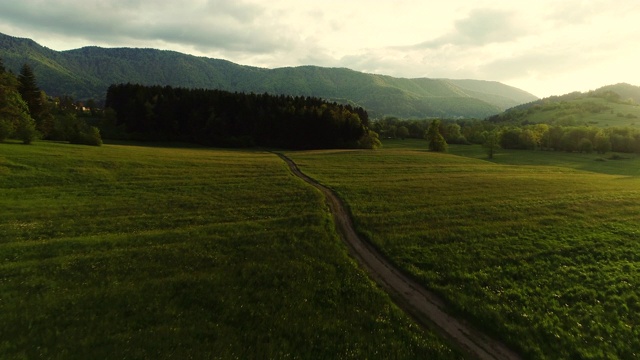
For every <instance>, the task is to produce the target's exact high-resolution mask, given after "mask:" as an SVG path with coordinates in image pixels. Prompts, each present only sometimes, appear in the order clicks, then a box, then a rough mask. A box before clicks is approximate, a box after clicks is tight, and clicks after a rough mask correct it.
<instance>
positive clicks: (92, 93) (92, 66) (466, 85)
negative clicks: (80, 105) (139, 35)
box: [0, 34, 537, 118]
mask: <svg viewBox="0 0 640 360" xmlns="http://www.w3.org/2000/svg"><path fill="white" fill-rule="evenodd" d="M0 58H2V59H3V60H4V62H5V65H6V66H7V68H8V69H11V70H12V71H14V72H17V71H18V70H19V69H20V66H22V64H24V63H29V64H30V65H31V66H32V67H33V69H34V72H35V74H36V77H37V78H38V81H39V85H40V87H41V88H42V89H43V90H45V91H46V92H47V93H48V94H50V95H54V96H58V95H71V96H73V97H74V98H76V99H81V100H82V99H89V98H93V99H96V100H103V99H104V97H105V94H106V89H107V88H108V86H109V85H111V84H114V83H128V82H131V83H140V84H143V85H171V86H179V87H188V88H215V89H221V90H228V91H242V92H255V93H264V92H268V93H273V94H286V95H304V96H315V97H321V98H325V99H328V100H331V101H336V102H340V103H350V104H352V105H357V106H361V107H364V108H366V109H367V110H368V111H369V113H370V115H371V116H372V117H374V118H375V117H382V116H386V115H394V116H399V117H405V118H424V117H476V118H483V117H486V116H490V115H494V114H497V113H500V112H502V111H503V110H505V109H507V108H510V107H514V106H517V105H520V104H523V103H527V102H531V101H534V100H536V99H537V98H536V97H535V96H533V95H531V94H529V93H527V92H524V91H522V90H519V89H516V88H513V87H510V86H506V85H504V84H501V83H499V82H491V81H478V80H448V79H426V78H420V79H406V78H394V77H391V76H385V75H376V74H366V73H361V72H357V71H353V70H350V69H345V68H323V67H318V66H300V67H287V68H278V69H263V68H256V67H250V66H242V65H238V64H234V63H232V62H229V61H226V60H220V59H210V58H204V57H197V56H192V55H186V54H182V53H178V52H174V51H162V50H155V49H130V48H115V49H105V48H99V47H85V48H81V49H75V50H68V51H60V52H59V51H54V50H51V49H48V48H46V47H43V46H41V45H39V44H37V43H36V42H35V41H33V40H30V39H20V38H15V37H11V36H7V35H3V34H0Z"/></svg>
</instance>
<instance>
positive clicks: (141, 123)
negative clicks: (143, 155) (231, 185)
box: [105, 84, 380, 149]
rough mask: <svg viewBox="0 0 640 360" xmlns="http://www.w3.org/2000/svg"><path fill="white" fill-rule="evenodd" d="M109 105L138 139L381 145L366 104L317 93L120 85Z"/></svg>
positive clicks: (117, 120)
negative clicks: (346, 102) (337, 100)
mask: <svg viewBox="0 0 640 360" xmlns="http://www.w3.org/2000/svg"><path fill="white" fill-rule="evenodd" d="M105 106H106V111H107V112H108V113H109V114H111V115H110V116H113V117H114V122H115V125H116V126H117V127H118V128H119V129H120V130H121V131H122V133H121V136H124V137H126V138H128V139H132V140H153V141H184V142H194V143H198V144H202V145H207V146H221V147H250V146H264V147H277V148H288V149H322V148H375V147H378V146H379V145H380V141H379V140H378V135H377V134H376V133H375V132H373V131H372V130H370V129H369V116H368V114H367V112H366V111H365V110H364V109H362V108H360V107H353V106H350V105H342V104H337V103H329V102H327V101H325V100H322V99H319V98H315V97H302V96H296V97H292V96H285V95H279V96H276V95H269V94H266V93H265V94H253V93H251V94H246V93H237V92H233V93H232V92H228V91H222V90H210V89H186V88H179V87H176V88H174V87H171V86H164V87H163V86H144V85H138V84H117V85H116V84H114V85H111V86H110V87H109V89H108V91H107V96H106V102H105Z"/></svg>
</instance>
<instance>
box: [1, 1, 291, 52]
mask: <svg viewBox="0 0 640 360" xmlns="http://www.w3.org/2000/svg"><path fill="white" fill-rule="evenodd" d="M47 5H49V4H43V3H42V2H40V1H34V0H31V1H30V0H23V1H20V2H8V3H5V4H1V5H0V19H1V20H2V21H4V22H6V23H9V24H11V25H13V26H14V27H22V28H30V29H33V30H34V31H38V32H45V33H46V32H55V33H58V34H61V35H64V36H67V37H70V38H84V39H87V40H89V41H94V42H95V41H100V42H102V43H105V44H118V43H123V42H127V41H128V42H129V43H131V42H134V43H150V42H165V43H169V44H178V45H180V46H187V47H192V48H198V49H201V50H207V49H208V50H218V51H225V50H228V51H236V52H247V53H264V52H272V51H278V50H281V49H284V48H285V47H287V46H289V45H290V43H291V42H292V38H291V37H290V36H289V32H286V31H278V30H281V29H278V27H277V25H274V24H269V22H268V21H264V19H265V18H266V17H267V16H266V15H265V11H266V10H265V8H263V7H261V6H260V5H257V4H253V3H247V2H244V1H232V2H231V1H223V0H209V1H192V2H190V3H189V4H188V5H186V4H183V3H182V2H169V1H167V2H156V3H148V2H144V1H139V0H118V1H108V2H105V1H84V2H83V4H82V6H78V3H77V2H75V1H58V2H57V3H56V4H51V6H47Z"/></svg>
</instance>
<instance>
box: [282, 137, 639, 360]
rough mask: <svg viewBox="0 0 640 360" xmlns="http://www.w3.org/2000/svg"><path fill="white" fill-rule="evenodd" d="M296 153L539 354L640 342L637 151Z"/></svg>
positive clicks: (406, 254)
mask: <svg viewBox="0 0 640 360" xmlns="http://www.w3.org/2000/svg"><path fill="white" fill-rule="evenodd" d="M383 145H384V146H385V147H384V148H383V149H381V150H379V151H359V150H344V151H307V152H291V153H287V156H290V157H291V158H292V159H293V160H294V161H296V162H297V163H298V165H299V167H300V169H301V170H302V171H304V172H305V173H307V174H308V175H310V176H312V177H314V178H315V179H317V180H318V181H320V182H321V183H323V184H324V185H326V186H328V187H330V188H332V189H334V190H335V191H336V192H337V193H338V194H339V195H340V196H341V197H342V198H343V199H344V201H345V202H346V203H347V204H348V207H349V208H350V211H351V212H352V214H353V216H354V217H355V224H356V227H357V228H358V231H359V232H361V233H362V234H363V235H364V236H366V237H367V238H368V239H369V240H370V241H371V242H372V243H373V244H374V245H375V246H376V247H377V248H379V249H380V250H381V251H382V252H383V253H385V254H386V255H387V256H388V257H389V258H390V259H391V260H392V261H393V262H394V263H395V264H396V265H397V266H399V267H400V268H402V269H404V270H405V271H406V272H407V273H409V274H410V275H411V276H413V277H414V278H415V279H417V280H418V281H420V282H422V283H423V284H424V285H425V286H426V287H428V288H430V289H432V290H434V291H436V292H437V293H439V294H440V295H441V296H442V297H443V298H444V299H446V301H447V303H448V304H449V305H450V307H451V309H452V311H453V312H455V313H457V314H459V315H460V316H462V317H465V318H468V319H469V320H470V321H471V322H473V323H474V324H476V325H477V326H478V327H479V328H481V329H483V330H485V331H486V332H488V333H490V334H493V335H494V336H496V337H498V338H500V339H502V340H503V341H505V342H506V343H507V344H509V345H510V346H511V347H512V348H513V349H514V350H517V351H518V352H520V353H521V354H522V355H523V356H524V357H525V358H530V359H607V358H608V359H631V358H637V357H638V356H640V290H639V288H638V284H640V173H639V171H638V169H640V162H639V161H638V159H637V158H636V157H635V155H628V154H627V155H625V158H622V159H620V158H619V157H616V156H612V155H611V154H606V155H596V154H589V155H587V154H570V153H558V152H533V151H511V152H507V151H501V152H500V153H499V154H497V155H496V158H495V159H493V162H489V161H487V160H486V155H485V154H484V153H483V150H482V148H481V147H479V146H478V147H477V146H452V147H451V149H450V152H451V153H449V154H442V153H431V152H428V151H426V147H427V146H426V142H425V141H401V140H397V141H391V142H386V143H384V144H383Z"/></svg>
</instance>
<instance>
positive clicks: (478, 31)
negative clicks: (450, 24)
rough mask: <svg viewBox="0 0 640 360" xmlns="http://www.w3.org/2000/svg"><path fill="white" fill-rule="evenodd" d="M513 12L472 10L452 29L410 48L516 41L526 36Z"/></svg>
mask: <svg viewBox="0 0 640 360" xmlns="http://www.w3.org/2000/svg"><path fill="white" fill-rule="evenodd" d="M515 18H516V14H515V13H513V12H508V11H503V10H492V9H476V10H473V11H472V12H471V13H470V14H469V16H468V17H467V18H465V19H462V20H458V21H456V22H455V25H454V29H453V30H452V31H451V32H449V33H447V34H445V35H443V36H441V37H439V38H436V39H434V40H428V41H425V42H422V43H420V44H417V45H414V46H412V47H413V48H415V49H434V48H439V47H442V46H445V45H453V46H483V45H487V44H491V43H501V42H509V41H513V40H516V39H517V38H519V37H520V36H522V35H524V34H526V31H525V29H523V28H522V27H520V26H519V25H518V24H517V22H516V21H515Z"/></svg>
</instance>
